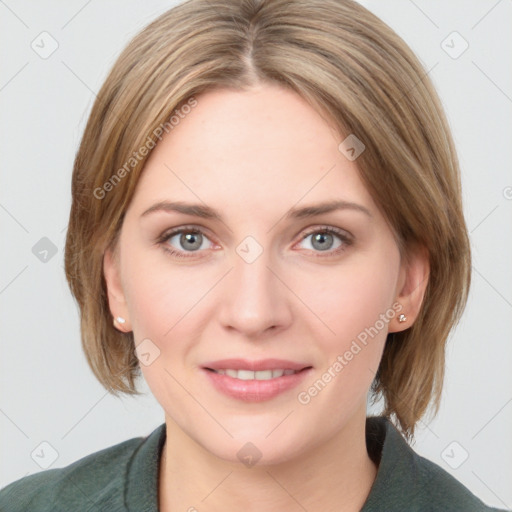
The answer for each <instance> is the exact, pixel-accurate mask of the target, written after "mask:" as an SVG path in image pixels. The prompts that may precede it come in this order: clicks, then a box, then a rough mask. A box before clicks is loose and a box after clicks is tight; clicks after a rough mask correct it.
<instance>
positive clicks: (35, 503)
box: [0, 417, 499, 512]
mask: <svg viewBox="0 0 512 512" xmlns="http://www.w3.org/2000/svg"><path fill="white" fill-rule="evenodd" d="M165 435H166V430H165V423H164V424H162V425H160V426H159V427H158V428H156V429H155V430H154V431H153V432H152V433H151V434H150V435H149V436H147V437H138V438H133V439H129V440H128V441H124V442H122V443H119V444H117V445H115V446H111V447H109V448H105V449H104V450H101V451H98V452H95V453H92V454H91V455H88V456H86V457H84V458H82V459H80V460H78V461H76V462H74V463H73V464H70V465H69V466H66V467H64V468H57V469H49V470H46V471H41V472H39V473H36V474H34V475H29V476H26V477H24V478H21V479H19V480H17V481H15V482H13V483H11V484H9V485H7V486H6V487H4V488H3V489H2V490H0V511H1V512H4V511H5V512H82V511H84V512H85V511H87V512H93V511H105V512H124V511H130V512H158V474H159V466H160V456H161V453H162V447H163V444H164V441H165ZM366 442H367V446H368V451H369V453H370V456H371V457H372V459H373V460H374V461H375V462H376V463H378V464H379V469H378V472H377V477H376V479H375V482H374V484H373V486H372V488H371V491H370V494H369V495H368V498H367V500H366V502H365V504H364V506H363V508H362V510H361V512H395V511H397V512H398V511H400V512H402V511H406V512H427V511H431V512H434V511H436V512H437V511H442V512H490V511H497V510H499V509H495V508H491V507H488V506H486V505H485V504H484V503H483V502H482V501H480V500H479V499H478V498H477V497H476V496H474V495H473V494H472V493H471V492H470V491H469V490H468V489H467V488H466V487H464V486H463V485H462V484H461V483H460V482H459V481H458V480H456V479H455V478H453V477H452V476H451V475H450V474H449V473H448V472H446V471H445V470H444V469H442V468H441V467H439V466H437V465H436V464H434V463H433V462H431V461H429V460H427V459H425V458H423V457H421V456H419V455H418V454H416V453H415V452H414V451H413V450H412V449H411V448H410V446H409V445H408V444H407V442H406V441H405V439H404V438H403V437H402V436H401V434H400V433H399V432H398V430H397V429H396V428H395V427H394V426H393V424H392V423H391V422H390V421H389V420H387V419H386V418H384V417H370V418H368V419H367V425H366Z"/></svg>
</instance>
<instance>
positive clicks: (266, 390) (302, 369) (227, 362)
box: [201, 359, 313, 402]
mask: <svg viewBox="0 0 512 512" xmlns="http://www.w3.org/2000/svg"><path fill="white" fill-rule="evenodd" d="M225 368H232V369H238V370H252V371H259V370H271V369H279V368H281V369H291V370H296V371H297V373H294V374H293V375H283V376H282V377H276V378H274V379H270V380H256V379H254V380H241V379H235V378H233V377H229V376H228V375H221V374H219V373H215V372H214V371H211V370H210V369H212V370H221V369H225ZM312 370H313V368H312V366H311V365H307V364H302V363H297V362H293V361H285V360H283V359H264V360H260V361H248V360H246V359H223V360H221V361H214V362H211V363H207V364H205V365H204V366H203V367H202V368H201V371H202V372H203V373H204V374H205V375H206V378H207V379H209V382H210V383H211V384H213V387H214V388H215V389H216V390H217V391H219V392H220V393H223V394H224V395H227V396H228V397H230V398H235V399H237V400H241V401H243V402H264V401H266V400H271V399H272V398H274V397H276V396H277V395H280V394H281V393H284V392H285V391H288V390H290V389H293V388H294V387H296V386H297V385H298V384H299V383H300V382H302V381H303V380H304V378H305V377H306V376H307V375H309V374H310V373H311V371H312Z"/></svg>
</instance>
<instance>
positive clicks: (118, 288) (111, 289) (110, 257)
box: [103, 248, 132, 332]
mask: <svg viewBox="0 0 512 512" xmlns="http://www.w3.org/2000/svg"><path fill="white" fill-rule="evenodd" d="M119 267H120V265H119V259H118V257H117V252H116V251H115V250H112V249H111V248H108V249H107V250H106V251H105V253H104V255H103V274H104V276H105V282H106V285H107V295H108V305H109V308H110V313H111V314H112V316H113V317H114V318H113V323H114V327H115V328H116V329H117V330H119V331H121V332H130V331H131V330H132V327H131V322H130V319H129V315H128V309H127V305H126V299H125V296H124V291H123V287H122V284H121V272H120V268H119ZM121 319H122V320H124V322H123V321H122V320H121Z"/></svg>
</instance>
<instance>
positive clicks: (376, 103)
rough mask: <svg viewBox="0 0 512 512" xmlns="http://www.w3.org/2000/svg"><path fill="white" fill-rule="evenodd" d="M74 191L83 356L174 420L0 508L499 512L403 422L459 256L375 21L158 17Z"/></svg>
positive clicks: (342, 8)
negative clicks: (421, 452)
mask: <svg viewBox="0 0 512 512" xmlns="http://www.w3.org/2000/svg"><path fill="white" fill-rule="evenodd" d="M72 194H73V203H72V208H71V214H70V222H69V228H68V233H67V241H66V255H65V258H66V261H65V263H66V275H67V278H68V281H69V284H70V287H71V290H72V292H73V294H74V296H75V297H76V299H77V301H78V303H79V305H80V309H81V329H82V340H83V345H84V349H85V352H86V355H87V359H88V361H89V364H90V366H91V368H92V370H93V371H94V373H95V375H96V376H97V377H98V379H99V380H100V382H101V383H102V384H103V385H104V386H105V387H106V388H107V389H108V390H110V391H111V392H112V393H114V394H117V393H129V394H132V393H136V389H135V380H136V378H137V376H138V375H139V372H141V373H142V375H143V376H144V378H145V380H146V381H147V383H148V385H149V387H150V389H151V391H152V392H153V394H154V396H155V397H156V398H157V400H158V401H159V403H160V404H161V405H162V407H163V409H164V412H165V423H164V424H163V425H161V426H160V427H158V428H157V429H156V430H155V431H154V432H153V433H152V434H151V435H150V436H148V437H147V438H144V439H143V438H137V439H131V440H129V441H125V442H123V443H120V444H118V445H116V446H113V447H110V448H107V449H105V450H102V451H100V452H96V453H93V454H91V455H89V456H87V457H84V458H83V459H81V460H79V461H77V462H75V463H74V464H71V465H70V466H68V467H66V468H60V469H55V470H49V471H43V472H42V473H38V474H35V475H32V476H29V477H26V478H23V479H21V480H19V481H17V482H14V483H13V484H11V485H9V486H7V487H6V488H5V489H3V490H2V491H1V493H0V505H1V506H2V507H4V508H6V509H7V510H27V509H29V510H136V511H141V510H147V511H156V510H160V511H162V512H166V511H174V510H189V511H192V510H220V509H221V508H222V509H223V510H265V511H273V510H290V511H291V510H309V511H314V510H340V511H357V510H363V511H365V512H368V511H377V510H378V511H383V510H386V511H390V510H391V511H394V510H417V511H423V510H444V511H446V510H453V511H455V510H457V511H459V510H465V511H473V510H474V511H477V510H478V511H485V510H496V509H491V508H490V507H487V506H486V505H485V504H484V503H483V502H482V501H481V500H479V499H478V498H477V497H476V496H474V495H473V494H472V493H471V492H470V491H469V490H467V489H466V488H465V487H464V486H463V485H462V484H460V483H459V482H458V481H457V480H455V479H454V478H453V477H451V476H450V475H449V474H448V473H446V472H445V471H444V470H442V469H441V468H440V467H438V466H436V465H435V464H433V463H432V462H430V461H428V460H426V459H423V458H422V457H420V456H418V455H417V454H415V453H414V452H413V451H412V449H411V448H410V447H409V446H408V444H407V443H406V441H405V439H404V437H402V435H401V434H403V436H405V437H406V438H410V437H412V436H413V434H414V429H415V426H416V424H417V422H418V421H419V420H420V419H421V418H422V417H423V416H424V414H425V413H426V411H427V409H428V407H429V405H432V406H433V408H434V410H436V408H437V407H438V405H439V399H440V394H441V387H442V380H443V369H444V366H443V365H444V350H445V342H446V338H447V336H448V334H449V332H450V330H451V329H452V327H453V326H454V325H455V323H456V322H457V320H458V319H459V317H460V315H461V313H462V311H463V308H464V305H465V302H466V298H467V293H468V287H469V282H470V250H469V243H468V235H467V230H466V226H465V221H464V217H463V213H462V205H461V192H460V176H459V169H458V163H457V158H456V154H455V151H454V146H453V143H452V139H451V136H450V132H449V129H448V126H447V122H446V120H445V117H444V114H443V111H442V108H441V106H440V103H439V100H438V98H437V95H436V93H435V91H434V89H433V87H432V85H431V83H430V81H429V79H428V77H427V76H426V74H425V71H424V70H423V69H422V67H421V65H420V64H419V63H418V61H417V59H416V57H415V56H414V55H413V54H412V52H411V51H410V50H409V49H408V48H407V46H406V45H405V44H404V43H403V41H402V40H401V39H399V38H398V36H397V35H396V34H395V33H394V32H392V31H391V30H390V29H389V28H388V27H387V26H386V25H385V24H384V23H383V22H381V21H380V20H379V19H377V18H376V17H375V16H373V15H372V14H371V13H370V12H368V11H367V10H365V9H364V8H363V7H361V6H360V5H358V4H357V3H355V2H352V1H346V0H344V1H337V0H317V1H310V0H308V1H297V0H272V1H268V0H267V1H262V2H258V1H257V0H248V1H242V2H232V1H229V0H218V1H217V0H209V1H202V0H190V1H188V2H185V3H183V4H181V5H179V6H177V7H175V8H174V9H171V10H170V11H168V12H167V13H165V14H164V15H162V16H161V17H159V18H158V19H157V20H156V21H154V22H153V23H151V24H150V25H149V26H148V27H146V28H145V29H144V30H143V31H142V32H141V33H140V34H139V35H137V36H136V37H135V38H134V39H133V40H132V41H131V42H130V44H129V45H128V46H127V48H126V49H125V50H124V51H123V53H122V54H121V56H120V57H119V59H118V61H117V62H116V64H115V66H114V68H113V69H112V71H111V73H110V75H109V77H108V78H107V80H106V82H105V84H104V86H103V88H102V89H101V91H100V93H99V94H98V97H97V100H96V103H95V105H94V107H93V110H92V113H91V115H90V118H89V121H88V124H87V127H86V129H85V132H84V135H83V139H82V142H81V145H80V149H79V151H78V154H77V156H76V160H75V166H74V173H73V186H72ZM188 245H190V247H188ZM369 392H370V393H372V395H373V396H374V397H382V398H383V399H384V403H385V410H384V411H383V415H382V416H378V417H367V416H366V401H367V396H368V393H369ZM400 432H401V434H400Z"/></svg>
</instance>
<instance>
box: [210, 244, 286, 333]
mask: <svg viewBox="0 0 512 512" xmlns="http://www.w3.org/2000/svg"><path fill="white" fill-rule="evenodd" d="M223 281H224V285H223V288H222V290H221V294H222V299H221V306H220V309H219V310H218V318H219V319H220V322H221V324H222V326H223V327H224V328H225V329H231V330H235V331H238V332H239V333H241V334H243V335H244V336H245V337H250V338H256V337H261V336H263V335H265V334H268V333H270V332H272V333H276V332H277V331H280V330H282V329H285V328H286V327H288V326H289V325H290V323H291V320H292V311H291V303H290V295H291V292H290V291H289V290H288V288H287V287H286V286H285V284H283V281H284V279H283V278H282V276H279V270H278V269H277V267H276V265H275V264H274V265H273V264H272V261H270V257H269V255H268V254H267V251H263V253H262V254H261V255H260V256H259V257H258V258H257V259H256V260H255V261H252V262H250V263H249V262H248V261H246V260H245V259H243V258H242V257H240V256H239V255H238V254H235V255H234V259H233V269H232V270H231V272H229V274H228V275H227V276H226V278H225V279H224V280H223Z"/></svg>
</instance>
